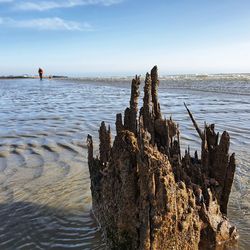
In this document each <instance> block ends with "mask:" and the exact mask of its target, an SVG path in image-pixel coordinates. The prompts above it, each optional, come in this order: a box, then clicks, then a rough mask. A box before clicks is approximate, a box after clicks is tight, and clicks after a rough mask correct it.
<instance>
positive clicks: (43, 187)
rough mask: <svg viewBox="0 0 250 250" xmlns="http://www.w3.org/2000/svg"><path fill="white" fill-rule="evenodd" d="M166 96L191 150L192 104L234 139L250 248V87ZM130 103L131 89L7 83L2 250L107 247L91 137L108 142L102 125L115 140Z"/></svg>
mask: <svg viewBox="0 0 250 250" xmlns="http://www.w3.org/2000/svg"><path fill="white" fill-rule="evenodd" d="M236 85H237V86H240V88H241V90H242V89H243V87H244V91H243V92H244V93H241V92H239V91H238V92H237V91H235V89H236V88H235V86H236ZM208 86H209V88H208ZM230 86H231V87H230ZM208 90H212V91H208ZM159 92H160V102H161V103H162V107H161V108H162V111H163V113H164V114H166V116H169V115H171V114H173V118H174V120H176V121H177V122H178V123H179V124H180V129H181V131H182V147H183V148H186V147H187V146H188V145H189V146H190V148H191V150H194V149H195V148H196V149H197V148H198V149H199V147H200V145H199V138H198V136H197V135H196V131H195V130H194V129H193V127H192V124H191V122H190V120H189V117H188V115H187V114H186V111H185V108H184V106H183V102H186V103H187V104H188V105H189V107H190V109H191V110H192V112H193V113H194V115H195V117H196V119H197V121H198V122H199V124H201V125H202V124H203V122H204V120H206V121H207V122H208V123H216V127H217V130H219V131H220V132H222V131H223V130H224V129H227V130H228V131H229V132H230V135H231V138H232V145H231V150H232V151H234V152H236V156H237V161H238V166H237V173H236V178H235V182H234V187H233V192H232V194H231V199H230V205H229V217H230V218H231V220H232V221H233V222H234V223H235V224H236V225H237V227H238V228H239V230H240V235H241V240H240V248H241V249H247V248H249V247H250V240H249V239H248V235H247V234H248V228H249V227H250V216H249V207H250V206H249V201H250V197H249V166H250V152H249V151H250V127H249V118H250V113H249V110H250V84H249V83H248V82H236V83H234V84H231V85H230V84H227V83H224V82H219V83H218V82H209V83H207V82H199V84H197V82H184V83H183V82H182V84H181V83H179V82H176V81H175V82H163V83H162V84H161V87H160V90H159ZM129 96H130V85H129V83H119V84H114V83H112V84H109V83H105V84H104V83H103V84H102V83H94V82H92V83H90V82H89V83H87V82H84V83H81V82H79V81H78V82H74V81H70V80H68V81H53V80H44V81H43V82H40V81H39V80H27V79H26V80H25V79H24V80H0V221H1V227H0V249H67V248H70V249H103V248H104V245H103V242H102V237H101V234H100V232H99V231H98V228H97V226H96V224H95V221H94V219H93V218H92V216H91V212H90V210H91V194H90V189H89V173H88V166H87V149H86V144H85V138H86V136H87V133H92V135H93V136H94V137H95V138H97V137H98V134H97V133H98V126H99V124H100V122H101V121H102V120H104V121H105V122H107V123H109V124H110V125H111V128H112V131H113V132H114V131H115V129H114V121H115V114H116V113H118V112H121V111H122V110H124V107H126V106H127V105H128V102H129ZM96 143H97V141H96ZM95 146H96V145H95ZM95 148H96V149H97V148H98V147H97V146H96V147H95Z"/></svg>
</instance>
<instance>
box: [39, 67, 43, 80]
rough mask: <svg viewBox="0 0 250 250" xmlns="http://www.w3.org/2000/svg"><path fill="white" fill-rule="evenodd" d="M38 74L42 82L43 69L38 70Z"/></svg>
mask: <svg viewBox="0 0 250 250" xmlns="http://www.w3.org/2000/svg"><path fill="white" fill-rule="evenodd" d="M38 74H39V77H40V80H42V79H43V69H41V68H39V69H38Z"/></svg>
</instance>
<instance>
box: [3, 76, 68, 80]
mask: <svg viewBox="0 0 250 250" xmlns="http://www.w3.org/2000/svg"><path fill="white" fill-rule="evenodd" d="M43 78H44V79H68V76H44V77H43ZM0 79H4V80H7V79H39V76H0Z"/></svg>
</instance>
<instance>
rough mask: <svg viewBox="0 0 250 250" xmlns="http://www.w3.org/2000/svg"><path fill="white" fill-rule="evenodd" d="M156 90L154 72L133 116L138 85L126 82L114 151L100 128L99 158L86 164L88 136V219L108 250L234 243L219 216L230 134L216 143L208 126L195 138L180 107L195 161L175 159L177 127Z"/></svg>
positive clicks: (232, 231) (229, 166)
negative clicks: (126, 99)
mask: <svg viewBox="0 0 250 250" xmlns="http://www.w3.org/2000/svg"><path fill="white" fill-rule="evenodd" d="M158 86H159V80H158V73H157V67H156V66H155V67H154V68H153V69H152V71H151V74H147V75H146V78H145V86H144V98H143V106H142V108H141V109H140V111H139V110H138V98H139V87H140V78H139V77H136V78H135V79H134V80H133V81H132V88H131V99H130V107H129V108H127V109H126V110H125V114H124V121H123V119H122V115H121V114H118V115H117V117H116V132H117V134H116V136H115V138H114V142H113V146H111V132H110V128H106V125H105V123H104V122H102V124H101V127H100V130H99V134H100V138H99V139H100V157H96V158H94V157H93V141H92V137H91V136H90V135H88V139H87V142H88V152H89V153H88V163H89V171H90V178H91V191H92V200H93V212H94V214H95V216H96V218H97V220H98V222H99V223H100V225H101V227H102V230H103V232H104V236H105V240H106V243H107V249H141V250H142V249H143V250H149V249H150V250H162V249H182V250H184V249H192V250H193V249H209V248H210V249H216V248H218V246H223V245H225V244H228V243H231V242H234V241H236V240H237V238H238V233H237V230H236V228H235V227H234V226H232V225H231V224H230V223H229V221H228V219H227V217H226V214H227V204H228V199H229V194H230V192H231V186H232V182H233V178H234V172H235V157H234V154H232V155H231V156H229V153H228V150H229V139H230V138H229V135H228V133H227V132H223V134H222V136H221V137H220V138H219V134H216V132H215V130H214V125H213V124H212V125H206V124H205V128H204V131H202V130H201V129H200V128H199V127H198V125H197V123H196V121H195V119H194V117H193V115H192V113H191V111H190V110H189V109H188V107H187V106H186V104H185V107H186V109H187V111H188V113H189V115H190V118H191V120H192V122H193V125H194V127H195V129H196V130H197V132H198V134H199V136H200V138H201V159H199V158H198V153H197V152H195V154H194V156H191V155H190V152H189V150H188V151H186V152H185V155H184V156H183V157H181V150H180V134H179V128H178V125H177V124H176V123H175V122H174V121H173V120H172V119H171V118H170V119H169V120H167V119H164V118H163V116H162V114H161V111H160V104H159V101H158Z"/></svg>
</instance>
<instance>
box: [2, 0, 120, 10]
mask: <svg viewBox="0 0 250 250" xmlns="http://www.w3.org/2000/svg"><path fill="white" fill-rule="evenodd" d="M0 1H1V0H0ZM5 1H6V0H5ZM7 1H8V0H7ZM122 1H123V0H60V1H58V0H54V1H21V2H18V3H16V4H15V6H14V8H15V9H18V10H25V11H27V10H36V11H46V10H50V9H56V8H71V7H75V6H88V5H102V6H111V5H114V4H118V3H121V2H122Z"/></svg>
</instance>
